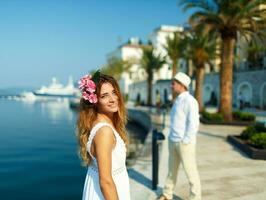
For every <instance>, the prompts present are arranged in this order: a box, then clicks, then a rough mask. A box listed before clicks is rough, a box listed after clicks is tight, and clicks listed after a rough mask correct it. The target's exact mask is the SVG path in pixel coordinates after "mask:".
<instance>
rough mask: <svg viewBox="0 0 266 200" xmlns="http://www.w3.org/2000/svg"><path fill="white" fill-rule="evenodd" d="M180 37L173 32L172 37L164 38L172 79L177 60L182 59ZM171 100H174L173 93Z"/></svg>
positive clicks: (176, 68)
mask: <svg viewBox="0 0 266 200" xmlns="http://www.w3.org/2000/svg"><path fill="white" fill-rule="evenodd" d="M182 45H183V43H182V37H181V34H180V32H174V35H173V36H172V37H170V36H169V37H167V38H166V45H164V48H165V50H166V52H167V56H168V57H169V58H170V60H171V61H172V77H174V76H175V75H176V73H177V71H178V66H177V63H178V59H179V58H181V57H182V51H183V48H182ZM172 95H173V99H174V98H175V93H173V94H172Z"/></svg>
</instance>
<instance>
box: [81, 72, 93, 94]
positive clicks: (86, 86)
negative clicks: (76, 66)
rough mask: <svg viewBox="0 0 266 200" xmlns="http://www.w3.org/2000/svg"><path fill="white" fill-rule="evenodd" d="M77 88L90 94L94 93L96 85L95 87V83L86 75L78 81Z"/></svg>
mask: <svg viewBox="0 0 266 200" xmlns="http://www.w3.org/2000/svg"><path fill="white" fill-rule="evenodd" d="M79 88H80V89H81V90H86V91H88V92H90V93H92V92H95V90H96V85H95V83H94V82H93V81H92V80H91V76H90V75H87V76H84V77H82V78H81V79H80V80H79Z"/></svg>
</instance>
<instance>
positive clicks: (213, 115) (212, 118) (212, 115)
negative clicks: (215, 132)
mask: <svg viewBox="0 0 266 200" xmlns="http://www.w3.org/2000/svg"><path fill="white" fill-rule="evenodd" d="M201 114H202V117H203V118H205V119H207V120H209V121H215V122H222V121H223V116H222V115H221V114H220V113H209V112H206V111H205V110H204V111H202V113H201Z"/></svg>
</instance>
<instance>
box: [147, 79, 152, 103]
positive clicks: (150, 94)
mask: <svg viewBox="0 0 266 200" xmlns="http://www.w3.org/2000/svg"><path fill="white" fill-rule="evenodd" d="M152 80H153V78H152V74H151V75H150V76H148V88H147V89H148V98H147V104H148V106H151V105H152Z"/></svg>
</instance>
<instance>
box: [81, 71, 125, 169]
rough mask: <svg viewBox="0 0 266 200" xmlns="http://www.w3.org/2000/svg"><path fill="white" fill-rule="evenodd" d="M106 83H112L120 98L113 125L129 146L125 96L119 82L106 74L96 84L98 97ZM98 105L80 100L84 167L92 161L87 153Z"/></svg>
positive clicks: (101, 75)
mask: <svg viewBox="0 0 266 200" xmlns="http://www.w3.org/2000/svg"><path fill="white" fill-rule="evenodd" d="M104 83H110V84H111V85H112V86H113V88H114V90H115V92H116V94H117V96H118V111H117V112H116V113H114V117H113V124H114V128H115V129H116V131H117V132H118V133H119V135H120V137H121V138H122V139H123V141H124V142H125V144H127V142H128V140H127V134H126V129H125V125H126V122H127V113H126V108H125V104H124V100H123V96H122V94H121V92H120V89H119V86H118V83H117V81H116V80H115V79H114V78H113V77H111V76H109V75H105V74H100V79H99V82H98V83H96V95H97V97H99V96H100V91H101V87H102V85H103V84H104ZM97 113H98V104H97V103H96V104H91V103H90V102H88V101H86V100H85V99H83V98H81V99H80V106H79V114H78V120H77V137H78V143H79V154H80V157H81V158H82V160H83V165H85V166H87V165H88V164H89V163H90V161H91V156H90V155H89V153H88V152H87V148H86V145H87V142H88V138H89V135H90V131H91V129H92V126H93V123H94V122H95V120H96V119H97Z"/></svg>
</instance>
